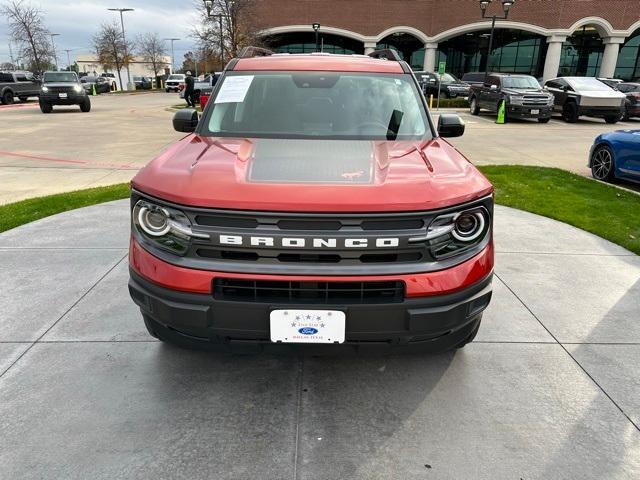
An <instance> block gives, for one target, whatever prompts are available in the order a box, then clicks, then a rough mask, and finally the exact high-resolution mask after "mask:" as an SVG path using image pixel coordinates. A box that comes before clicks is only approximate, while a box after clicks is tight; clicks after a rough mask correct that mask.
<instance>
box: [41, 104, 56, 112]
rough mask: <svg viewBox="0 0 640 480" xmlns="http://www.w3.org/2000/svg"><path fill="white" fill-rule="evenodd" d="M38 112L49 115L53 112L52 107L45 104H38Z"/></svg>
mask: <svg viewBox="0 0 640 480" xmlns="http://www.w3.org/2000/svg"><path fill="white" fill-rule="evenodd" d="M40 111H41V112H42V113H51V112H52V111H53V105H51V104H50V103H46V102H40Z"/></svg>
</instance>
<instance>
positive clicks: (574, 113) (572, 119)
mask: <svg viewBox="0 0 640 480" xmlns="http://www.w3.org/2000/svg"><path fill="white" fill-rule="evenodd" d="M579 117H580V114H579V112H578V105H576V104H575V103H574V102H567V103H565V104H564V107H563V108H562V118H563V119H564V121H565V122H567V123H576V122H577V121H578V118H579Z"/></svg>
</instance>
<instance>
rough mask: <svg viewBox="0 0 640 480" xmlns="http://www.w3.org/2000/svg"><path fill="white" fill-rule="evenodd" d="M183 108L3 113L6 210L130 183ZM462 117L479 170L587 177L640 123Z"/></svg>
mask: <svg viewBox="0 0 640 480" xmlns="http://www.w3.org/2000/svg"><path fill="white" fill-rule="evenodd" d="M177 103H181V100H179V98H178V96H177V94H175V93H169V94H166V93H147V94H142V95H100V96H97V97H92V110H91V112H90V113H86V114H84V113H81V112H80V110H79V108H77V107H56V108H55V109H54V113H53V114H51V115H43V114H42V113H40V110H39V108H38V106H37V103H33V102H32V103H29V104H26V105H23V104H16V105H13V106H0V119H1V120H2V142H1V144H0V204H2V203H8V202H12V201H17V200H21V199H24V198H29V197H34V196H40V195H46V194H50V193H58V192H64V191H69V190H76V189H81V188H88V187H93V186H98V185H108V184H114V183H119V182H126V181H128V180H130V179H131V177H132V176H133V175H134V174H135V172H136V171H137V170H138V169H139V168H140V167H141V166H143V165H145V164H146V163H147V162H149V161H150V160H151V159H153V158H154V156H156V155H157V154H158V153H159V152H161V151H162V150H163V149H164V148H165V147H167V146H168V145H170V144H171V143H173V142H175V141H176V140H177V139H179V138H181V137H182V136H183V134H181V133H178V132H175V131H174V130H173V128H172V124H171V117H172V115H173V112H172V111H167V107H169V106H171V105H175V104H177ZM456 112H457V113H460V114H461V115H462V116H463V118H464V119H465V121H466V123H467V131H466V133H465V135H464V136H463V137H460V138H454V139H451V143H452V144H453V145H455V146H456V147H458V148H459V149H460V151H461V152H463V153H464V154H465V155H466V156H467V157H468V158H469V159H470V160H471V161H473V162H474V163H477V164H479V165H483V164H526V165H542V166H554V167H560V168H564V169H567V170H570V171H573V172H577V173H580V174H584V175H588V174H589V171H588V169H587V167H586V158H587V154H588V151H589V147H590V145H591V143H592V141H593V139H594V138H595V137H596V136H597V135H598V134H599V133H602V132H605V131H609V130H615V129H620V128H640V121H635V120H632V121H629V122H620V123H619V124H617V125H606V124H605V123H604V121H603V120H599V119H581V120H580V122H578V123H577V124H572V125H569V124H566V123H564V122H563V121H562V120H560V119H553V120H552V121H551V123H549V124H547V125H541V124H538V123H537V122H532V121H513V122H511V123H508V124H506V125H496V124H495V123H494V120H495V119H494V117H493V116H490V115H488V114H486V115H481V116H477V117H473V116H471V115H469V114H468V113H466V111H464V110H459V111H456ZM438 113H439V112H437V111H434V114H435V115H436V116H437V114H438Z"/></svg>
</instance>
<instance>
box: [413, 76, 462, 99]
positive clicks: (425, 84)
mask: <svg viewBox="0 0 640 480" xmlns="http://www.w3.org/2000/svg"><path fill="white" fill-rule="evenodd" d="M415 76H416V78H417V80H418V83H420V86H421V87H422V91H423V92H424V94H425V96H427V97H428V96H429V95H433V96H434V97H437V96H438V90H439V91H440V95H444V96H445V97H446V98H456V97H466V96H468V95H469V88H470V87H471V85H469V84H468V83H465V82H463V81H461V80H459V79H458V78H456V77H454V76H453V75H451V74H450V73H445V74H443V75H442V78H441V77H440V74H438V73H434V72H415Z"/></svg>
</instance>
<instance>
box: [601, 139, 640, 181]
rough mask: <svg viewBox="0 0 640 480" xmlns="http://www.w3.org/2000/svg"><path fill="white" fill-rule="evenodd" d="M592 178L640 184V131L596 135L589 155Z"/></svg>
mask: <svg viewBox="0 0 640 480" xmlns="http://www.w3.org/2000/svg"><path fill="white" fill-rule="evenodd" d="M589 168H591V174H592V175H593V178H595V179H597V180H603V181H611V180H613V179H614V178H620V179H625V180H631V181H635V182H640V130H616V131H615V132H608V133H603V134H602V135H598V137H596V139H595V141H594V142H593V146H592V147H591V152H590V153H589Z"/></svg>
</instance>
